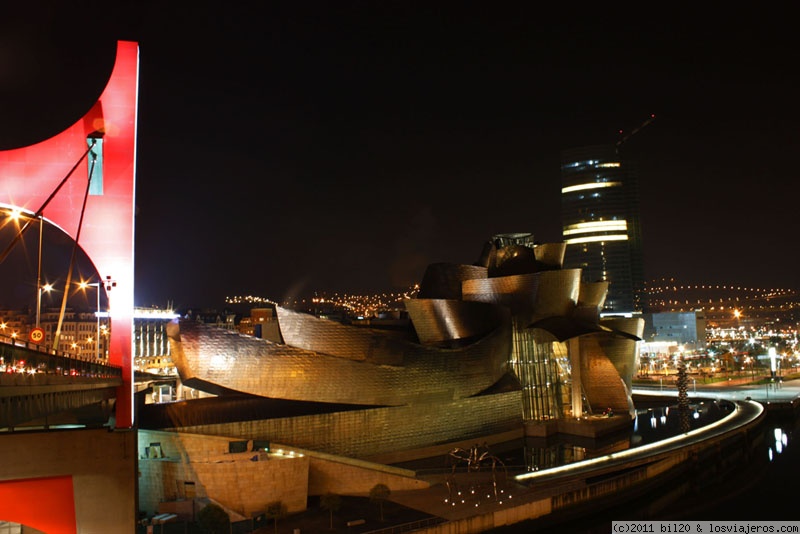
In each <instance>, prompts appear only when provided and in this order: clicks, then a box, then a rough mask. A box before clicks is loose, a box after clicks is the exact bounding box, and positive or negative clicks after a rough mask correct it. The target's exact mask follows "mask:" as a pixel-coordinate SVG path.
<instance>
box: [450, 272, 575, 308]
mask: <svg viewBox="0 0 800 534" xmlns="http://www.w3.org/2000/svg"><path fill="white" fill-rule="evenodd" d="M580 274H581V272H580V269H564V270H560V271H541V272H537V273H530V274H520V275H514V276H501V277H497V278H485V279H482V280H466V281H464V283H463V288H462V292H463V294H464V300H473V301H477V302H488V303H492V304H498V305H501V306H505V307H507V308H509V309H510V310H511V313H512V314H515V315H516V314H520V313H527V314H531V316H532V317H549V316H551V315H569V314H571V313H572V311H573V310H574V309H575V305H576V304H577V301H578V293H579V290H580Z"/></svg>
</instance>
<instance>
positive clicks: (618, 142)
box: [617, 114, 656, 154]
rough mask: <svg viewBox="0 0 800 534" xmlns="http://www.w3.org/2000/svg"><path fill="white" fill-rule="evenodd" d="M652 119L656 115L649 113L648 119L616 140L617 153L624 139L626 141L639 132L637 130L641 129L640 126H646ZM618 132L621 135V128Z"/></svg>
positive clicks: (654, 118)
mask: <svg viewBox="0 0 800 534" xmlns="http://www.w3.org/2000/svg"><path fill="white" fill-rule="evenodd" d="M654 120H656V116H655V115H654V114H651V115H650V117H648V119H647V120H646V121H644V122H643V123H642V124H640V125H639V126H637V127H636V128H634V129H633V130H631V132H630V133H629V134H627V135H625V136H624V137H623V138H622V139H620V140H619V141H617V154H619V149H620V148H621V147H622V145H623V144H624V143H625V141H627V140H628V139H630V138H631V137H633V136H634V135H636V134H637V133H638V132H639V130H641V129H642V128H644V127H645V126H647V125H648V124H650V123H651V122H653V121H654ZM619 133H620V135H622V130H620V131H619Z"/></svg>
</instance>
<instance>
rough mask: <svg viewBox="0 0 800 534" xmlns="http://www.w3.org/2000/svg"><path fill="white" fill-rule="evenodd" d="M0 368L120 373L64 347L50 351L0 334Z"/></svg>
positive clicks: (99, 375)
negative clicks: (61, 349)
mask: <svg viewBox="0 0 800 534" xmlns="http://www.w3.org/2000/svg"><path fill="white" fill-rule="evenodd" d="M0 372H4V373H29V374H37V373H45V374H61V375H68V376H87V377H97V378H106V377H121V376H122V368H121V367H119V366H116V365H108V364H107V363H105V362H102V361H97V360H95V359H89V358H83V357H80V356H78V355H76V354H70V353H69V352H65V351H54V350H51V349H49V348H48V347H45V346H43V345H39V344H37V343H32V342H29V341H26V340H23V339H19V338H15V337H13V336H8V335H5V334H0Z"/></svg>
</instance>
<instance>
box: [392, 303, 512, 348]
mask: <svg viewBox="0 0 800 534" xmlns="http://www.w3.org/2000/svg"><path fill="white" fill-rule="evenodd" d="M405 306H406V310H408V315H409V317H410V318H411V324H412V325H414V330H415V332H416V334H417V337H418V338H419V341H420V343H422V344H423V345H431V344H442V343H446V342H450V341H457V340H465V339H471V338H478V337H481V336H484V335H486V334H488V333H489V332H491V331H492V330H494V329H496V328H498V327H499V326H500V325H501V324H503V323H509V321H510V315H509V313H508V311H507V310H505V309H504V308H501V307H500V306H493V305H491V304H484V303H482V302H467V301H463V300H442V299H409V300H407V301H406V302H405Z"/></svg>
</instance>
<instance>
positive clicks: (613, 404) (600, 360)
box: [579, 334, 634, 417]
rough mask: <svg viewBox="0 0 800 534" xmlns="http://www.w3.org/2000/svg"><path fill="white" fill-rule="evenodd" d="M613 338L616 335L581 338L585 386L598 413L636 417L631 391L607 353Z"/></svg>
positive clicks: (582, 384)
mask: <svg viewBox="0 0 800 534" xmlns="http://www.w3.org/2000/svg"><path fill="white" fill-rule="evenodd" d="M611 337H613V334H590V335H587V336H583V337H581V338H579V344H580V363H581V386H582V387H583V391H584V393H585V394H586V400H587V401H588V402H589V406H590V407H591V409H592V411H593V412H594V413H600V412H602V411H603V410H605V409H607V408H611V409H612V410H614V412H616V413H629V414H630V415H631V417H633V415H634V407H633V399H632V398H631V394H630V389H629V388H628V387H627V386H626V384H625V383H624V381H623V379H622V378H621V377H620V375H619V373H618V372H617V368H616V367H615V365H614V364H613V363H612V361H611V359H610V358H609V357H608V356H607V354H606V352H605V349H604V346H605V345H606V344H607V342H608V339H609V338H611ZM629 342H630V343H633V342H632V341H629Z"/></svg>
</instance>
